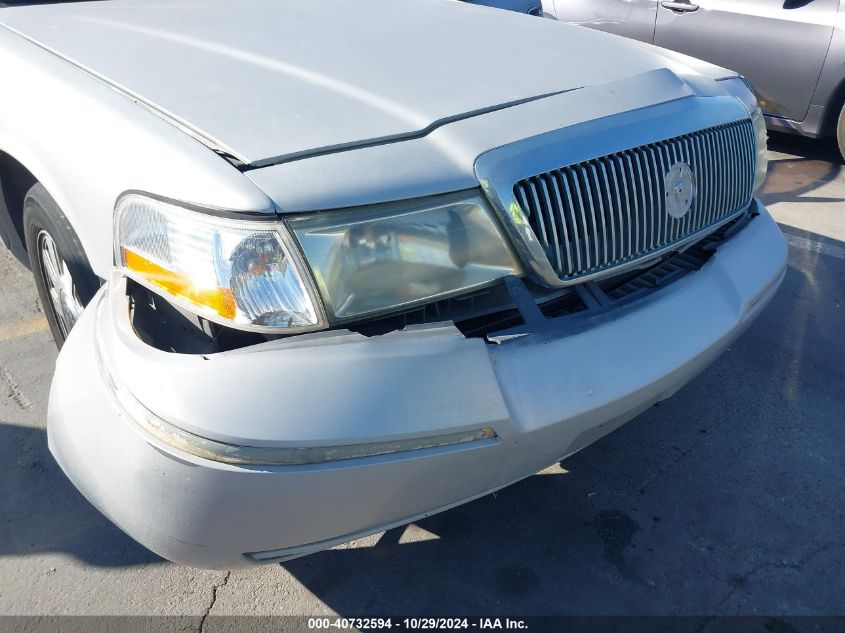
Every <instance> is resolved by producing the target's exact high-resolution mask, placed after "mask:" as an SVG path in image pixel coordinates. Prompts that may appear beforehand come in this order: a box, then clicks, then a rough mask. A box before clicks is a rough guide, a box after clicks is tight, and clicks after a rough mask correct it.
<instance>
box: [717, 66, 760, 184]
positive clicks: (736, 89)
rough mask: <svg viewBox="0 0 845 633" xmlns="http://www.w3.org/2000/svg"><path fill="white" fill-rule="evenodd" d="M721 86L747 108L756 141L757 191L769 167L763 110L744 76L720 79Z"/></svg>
mask: <svg viewBox="0 0 845 633" xmlns="http://www.w3.org/2000/svg"><path fill="white" fill-rule="evenodd" d="M722 86H724V88H725V90H727V91H728V93H730V94H731V95H732V96H734V97H736V98H737V99H739V100H740V101H742V103H743V104H745V107H746V108H747V109H748V112H749V114H750V115H751V121H752V122H753V123H754V138H755V140H756V142H757V169H756V171H755V173H754V191H757V190H758V189H759V188H760V187H762V186H763V183H764V182H766V173H767V172H768V169H769V154H768V149H767V143H768V140H769V135H768V132H767V130H766V119H765V118H764V117H763V111H762V110H761V109H760V105H759V104H758V103H757V97H755V96H754V91H753V90H752V89H751V86H750V84H749V83H748V82H747V81H746V80H745V78H744V77H731V78H730V79H724V80H722Z"/></svg>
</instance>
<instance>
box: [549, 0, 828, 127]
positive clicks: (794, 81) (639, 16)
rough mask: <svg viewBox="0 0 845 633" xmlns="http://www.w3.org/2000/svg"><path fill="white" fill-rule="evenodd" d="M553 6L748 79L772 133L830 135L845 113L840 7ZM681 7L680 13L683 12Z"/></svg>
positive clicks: (557, 1) (597, 0) (693, 0)
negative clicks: (841, 112)
mask: <svg viewBox="0 0 845 633" xmlns="http://www.w3.org/2000/svg"><path fill="white" fill-rule="evenodd" d="M666 4H668V3H665V2H662V1H661V0H633V1H632V2H628V1H627V0H554V7H553V11H554V13H555V16H556V17H557V18H558V19H559V20H562V21H566V22H572V23H575V24H579V25H582V26H587V27H590V28H594V29H599V30H603V31H608V32H611V33H617V34H619V35H625V36H627V37H631V38H635V39H638V40H641V41H644V42H649V43H654V44H656V45H658V46H661V47H666V48H669V49H672V50H676V51H679V52H682V53H686V54H689V55H692V56H694V57H699V58H701V59H706V60H708V61H711V62H713V63H715V64H718V65H720V66H724V67H726V68H731V69H732V70H735V71H737V72H738V73H740V74H742V75H744V76H746V77H747V78H748V80H749V81H750V82H751V84H752V85H753V86H754V88H755V91H756V92H757V93H758V97H759V99H760V103H761V107H762V108H763V111H764V112H765V113H766V115H767V120H768V123H769V126H770V127H772V128H778V129H784V130H788V131H795V132H798V133H801V134H806V135H808V136H818V135H820V134H823V133H825V134H830V133H831V132H832V131H833V130H832V127H831V123H833V122H835V120H836V117H838V115H839V108H840V107H841V105H842V97H843V96H845V95H843V93H842V87H843V85H845V84H843V82H845V35H843V26H845V24H843V16H842V15H841V14H840V12H839V11H840V0H810V1H808V2H807V1H801V2H782V1H778V0H689V2H688V3H687V6H688V7H689V8H694V9H695V10H691V11H676V10H672V9H670V8H667V6H664V5H666ZM683 4H684V3H683V2H682V3H681V5H682V6H683Z"/></svg>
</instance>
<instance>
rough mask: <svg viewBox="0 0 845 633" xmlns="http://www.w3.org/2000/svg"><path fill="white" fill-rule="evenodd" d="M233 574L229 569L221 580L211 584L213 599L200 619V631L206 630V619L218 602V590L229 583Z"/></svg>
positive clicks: (200, 632) (201, 632)
mask: <svg viewBox="0 0 845 633" xmlns="http://www.w3.org/2000/svg"><path fill="white" fill-rule="evenodd" d="M231 576H232V572H231V571H227V572H226V573H225V574H224V576H223V579H222V580H221V581H220V582H218V583H215V584H213V585H212V586H211V601H210V602H209V603H208V607H207V608H206V610H205V613H203V614H202V618H201V619H200V625H199V629H197V630H198V631H199V633H203V631H204V630H205V620H206V618H208V616H209V614H210V613H211V610H212V609H213V608H214V604H215V603H216V602H217V592H218V591H220V589H222V588H223V587H225V586H226V585H227V584H228V582H229V578H231Z"/></svg>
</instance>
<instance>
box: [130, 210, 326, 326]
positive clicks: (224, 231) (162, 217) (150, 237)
mask: <svg viewBox="0 0 845 633" xmlns="http://www.w3.org/2000/svg"><path fill="white" fill-rule="evenodd" d="M278 229H282V230H284V227H283V226H281V225H279V224H272V223H267V222H247V221H240V220H231V219H227V218H220V217H216V216H213V215H209V214H206V213H202V212H198V211H192V210H188V209H184V208H182V207H179V206H177V205H176V204H171V203H168V202H163V201H160V200H156V199H153V198H149V197H147V196H143V195H140V194H127V195H125V196H123V197H122V198H121V199H120V200H119V201H118V203H117V207H116V212H115V230H116V239H115V244H116V250H117V258H118V263H119V264H120V266H121V267H122V270H123V272H124V274H126V275H127V276H128V277H130V278H132V279H134V280H136V281H138V282H139V283H141V284H142V285H144V286H147V287H148V288H150V289H151V290H153V291H155V292H158V293H159V294H162V295H163V296H165V297H166V298H168V299H171V300H173V301H174V302H175V303H176V304H179V305H181V306H182V307H184V308H186V309H187V310H189V311H192V312H194V313H196V314H198V315H200V316H203V317H205V318H207V319H209V320H211V321H215V322H217V323H222V324H224V325H229V326H231V327H236V328H239V329H247V330H257V331H268V332H278V333H287V332H289V331H306V330H314V329H318V328H319V327H321V326H322V325H324V323H323V319H322V318H321V315H320V312H319V310H318V309H317V308H316V306H315V302H314V301H313V300H312V296H311V293H310V292H309V288H308V285H307V280H306V279H305V278H304V276H303V275H301V274H300V272H299V270H298V266H297V262H296V260H295V259H294V258H293V257H292V253H293V252H294V249H291V248H289V247H287V246H286V245H285V243H284V240H283V237H282V235H281V234H280V233H279V231H278Z"/></svg>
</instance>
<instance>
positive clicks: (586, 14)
mask: <svg viewBox="0 0 845 633" xmlns="http://www.w3.org/2000/svg"><path fill="white" fill-rule="evenodd" d="M657 1H658V0H554V7H555V15H556V16H557V19H558V20H560V21H561V22H570V23H571V24H578V25H580V26H587V27H590V28H592V29H598V30H599V31H607V32H608V33H615V34H616V35H624V36H625V37H630V38H632V39H635V40H641V41H643V42H648V43H649V44H650V43H651V42H652V40H653V39H654V21H655V19H656V17H657Z"/></svg>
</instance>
